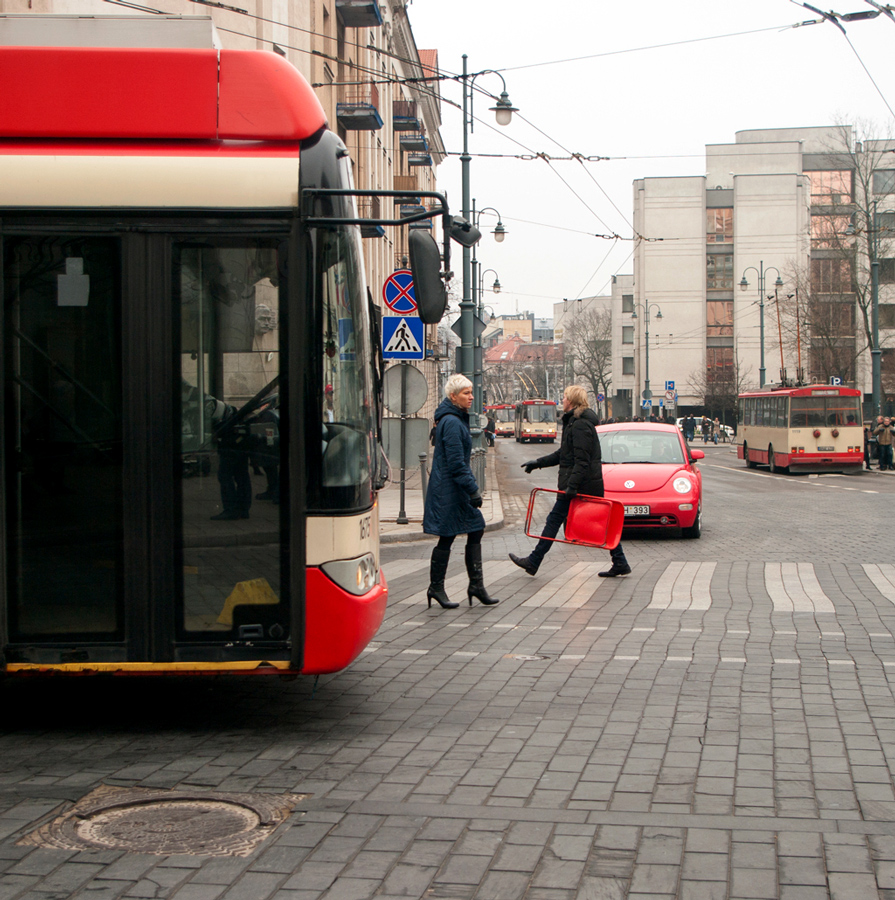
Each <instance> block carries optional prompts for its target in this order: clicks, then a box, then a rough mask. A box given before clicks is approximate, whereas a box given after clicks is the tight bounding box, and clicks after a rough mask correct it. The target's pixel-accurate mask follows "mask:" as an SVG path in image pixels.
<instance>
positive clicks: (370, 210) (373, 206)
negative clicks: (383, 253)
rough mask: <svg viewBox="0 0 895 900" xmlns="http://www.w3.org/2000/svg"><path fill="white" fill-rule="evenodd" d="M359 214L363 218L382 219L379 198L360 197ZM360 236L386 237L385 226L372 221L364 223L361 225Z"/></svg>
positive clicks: (358, 199)
mask: <svg viewBox="0 0 895 900" xmlns="http://www.w3.org/2000/svg"><path fill="white" fill-rule="evenodd" d="M357 214H358V216H359V217H360V218H361V219H381V218H382V214H381V212H380V204H379V198H378V197H358V198H357ZM360 236H361V237H364V238H381V237H385V228H383V227H382V225H373V224H372V223H370V224H362V225H361V226H360Z"/></svg>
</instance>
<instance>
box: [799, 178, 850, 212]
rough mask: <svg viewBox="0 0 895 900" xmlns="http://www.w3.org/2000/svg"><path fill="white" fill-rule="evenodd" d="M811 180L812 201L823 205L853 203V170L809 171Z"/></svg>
mask: <svg viewBox="0 0 895 900" xmlns="http://www.w3.org/2000/svg"><path fill="white" fill-rule="evenodd" d="M806 174H807V175H808V179H809V181H810V182H811V202H812V203H817V204H823V205H830V204H831V203H851V198H852V172H851V171H833V172H807V173H806Z"/></svg>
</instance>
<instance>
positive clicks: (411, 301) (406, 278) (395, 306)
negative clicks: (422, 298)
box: [382, 269, 416, 316]
mask: <svg viewBox="0 0 895 900" xmlns="http://www.w3.org/2000/svg"><path fill="white" fill-rule="evenodd" d="M382 299H383V300H384V301H385V305H386V306H387V307H388V308H389V309H390V310H391V311H392V312H394V313H397V314H398V315H399V316H406V315H407V314H408V313H413V314H414V315H416V295H415V294H414V292H413V272H411V271H410V269H398V271H397V272H392V274H391V275H389V276H388V278H386V279H385V284H384V285H383V286H382Z"/></svg>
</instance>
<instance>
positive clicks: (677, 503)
mask: <svg viewBox="0 0 895 900" xmlns="http://www.w3.org/2000/svg"><path fill="white" fill-rule="evenodd" d="M597 433H598V434H599V436H600V447H601V449H602V453H603V489H604V491H605V495H606V497H608V498H609V499H610V500H618V501H619V502H620V503H623V504H624V507H625V528H679V529H680V531H681V534H682V535H683V536H684V537H688V538H698V537H699V535H700V533H701V531H702V475H701V474H700V472H699V469H697V468H696V465H695V462H696V460H698V459H703V458H704V457H705V454H704V453H703V452H702V450H695V449H690V448H689V447H688V446H687V442H686V441H685V440H684V436H683V435H682V434H681V432H680V431H679V429H677V428H676V427H675V426H674V425H664V424H663V425H659V424H654V423H651V422H619V423H618V424H615V425H600V426H599V427H598V428H597Z"/></svg>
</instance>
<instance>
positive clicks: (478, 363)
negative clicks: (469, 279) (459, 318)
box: [472, 269, 500, 410]
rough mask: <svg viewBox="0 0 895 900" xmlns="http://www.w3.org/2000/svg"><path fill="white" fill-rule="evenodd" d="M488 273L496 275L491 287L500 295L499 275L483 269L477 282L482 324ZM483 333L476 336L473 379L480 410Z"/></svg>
mask: <svg viewBox="0 0 895 900" xmlns="http://www.w3.org/2000/svg"><path fill="white" fill-rule="evenodd" d="M488 272H493V273H494V284H493V285H491V290H492V291H494V293H495V294H499V293H500V278H499V277H498V275H497V272H495V271H494V269H483V270H482V271H481V273H479V277H478V280H477V287H478V292H477V300H476V315H477V316H478V318H479V321H480V322H484V319H483V318H482V317H483V316H484V314H485V305H484V303H483V302H482V301H483V299H484V291H485V284H484V282H485V275H486V273H488ZM483 333H484V332H482V333H481V334H479V335H477V336H476V339H475V378H473V381H472V384H473V396H474V405H475V407H476V409H478V410H484V408H485V407H484V391H485V383H484V382H485V348H484V347H483V346H482V334H483Z"/></svg>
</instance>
